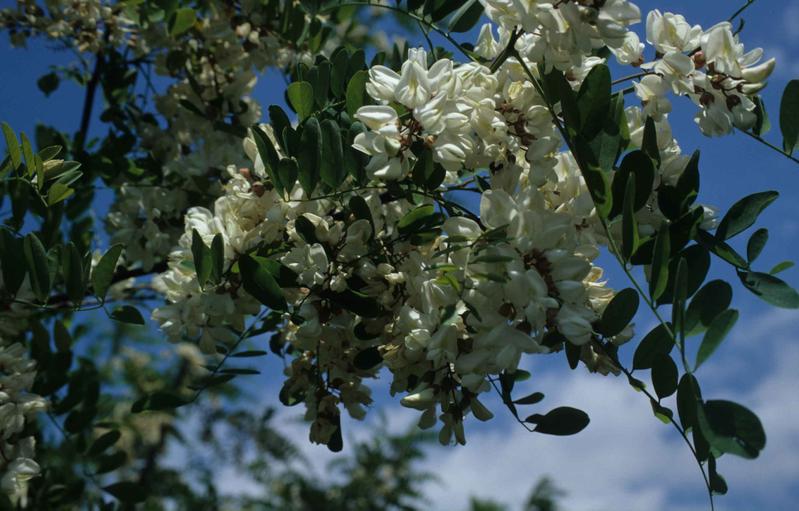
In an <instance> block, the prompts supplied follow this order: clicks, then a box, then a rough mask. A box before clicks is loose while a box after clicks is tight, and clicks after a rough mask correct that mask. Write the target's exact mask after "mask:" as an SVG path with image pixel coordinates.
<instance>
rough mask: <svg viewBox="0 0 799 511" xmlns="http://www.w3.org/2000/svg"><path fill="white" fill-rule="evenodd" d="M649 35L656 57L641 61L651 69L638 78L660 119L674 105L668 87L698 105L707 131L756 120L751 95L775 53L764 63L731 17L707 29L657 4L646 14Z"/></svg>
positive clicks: (639, 89) (647, 107) (722, 131)
mask: <svg viewBox="0 0 799 511" xmlns="http://www.w3.org/2000/svg"><path fill="white" fill-rule="evenodd" d="M646 34H647V41H648V42H649V43H650V44H652V46H654V48H655V51H656V52H657V53H656V55H657V59H656V60H654V61H651V62H647V63H646V64H643V65H642V66H641V68H642V69H644V70H646V71H649V72H651V73H652V74H648V75H647V76H645V77H643V78H642V79H641V80H640V82H639V83H636V84H635V91H636V94H637V95H638V97H639V98H640V99H641V101H642V102H643V104H644V112H645V113H646V114H647V115H649V116H651V117H653V118H654V119H658V120H659V119H661V118H663V116H664V115H666V114H668V113H669V112H670V111H671V103H670V102H669V100H668V98H667V95H668V94H669V93H670V92H673V93H674V94H677V95H680V96H688V97H690V98H691V100H693V101H694V103H696V105H697V106H699V107H700V110H699V112H698V113H697V114H696V122H697V124H699V128H700V129H701V130H702V133H704V134H706V135H726V134H728V133H730V132H731V131H732V130H733V128H740V129H744V130H747V129H750V128H752V127H753V126H754V125H755V123H756V122H757V114H756V113H755V108H756V104H755V102H754V101H753V100H752V97H753V96H754V95H755V94H757V93H758V92H760V91H761V90H762V89H763V88H764V87H765V86H766V79H767V78H768V77H769V76H770V75H771V73H772V72H773V71H774V66H775V64H776V61H775V59H773V58H772V59H769V60H767V61H765V62H762V63H760V61H761V60H762V58H763V49H762V48H756V49H754V50H751V51H748V52H746V51H744V45H743V43H741V42H740V41H739V38H738V35H737V34H735V32H734V31H733V26H732V24H730V23H729V22H726V21H725V22H722V23H719V24H717V25H714V26H713V27H711V28H709V29H708V30H703V29H702V27H700V26H699V25H694V26H691V25H690V24H689V23H688V22H687V21H686V20H685V18H684V17H683V16H681V15H679V14H672V13H668V12H667V13H665V14H662V13H661V12H660V11H658V10H654V11H652V12H650V13H649V15H648V16H647V20H646Z"/></svg>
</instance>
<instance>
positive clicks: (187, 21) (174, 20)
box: [169, 7, 197, 37]
mask: <svg viewBox="0 0 799 511" xmlns="http://www.w3.org/2000/svg"><path fill="white" fill-rule="evenodd" d="M196 21H197V15H196V14H195V13H194V9H192V8H191V7H181V8H179V9H177V10H176V11H175V12H174V14H172V17H171V18H170V22H169V34H170V35H171V36H172V37H176V36H179V35H180V34H182V33H184V32H186V31H188V30H189V29H190V28H191V27H192V26H194V23H195V22H196Z"/></svg>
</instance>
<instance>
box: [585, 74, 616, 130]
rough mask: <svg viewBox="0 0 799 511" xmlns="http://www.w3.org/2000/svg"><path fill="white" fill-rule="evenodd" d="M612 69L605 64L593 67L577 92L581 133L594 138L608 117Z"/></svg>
mask: <svg viewBox="0 0 799 511" xmlns="http://www.w3.org/2000/svg"><path fill="white" fill-rule="evenodd" d="M610 82H611V78H610V69H608V66H606V65H604V64H599V65H596V66H594V67H592V68H591V71H590V72H589V73H588V75H587V76H586V77H585V79H584V80H583V83H582V85H581V86H580V91H579V92H578V94H577V109H578V110H579V112H580V126H581V134H582V135H583V136H584V137H585V138H586V139H587V140H592V139H593V138H594V137H595V136H596V135H597V134H598V133H599V132H600V131H601V130H602V127H603V126H604V124H605V120H606V119H607V117H608V111H609V110H610V100H611V92H610V87H611V84H610Z"/></svg>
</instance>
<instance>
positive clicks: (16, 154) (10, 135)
mask: <svg viewBox="0 0 799 511" xmlns="http://www.w3.org/2000/svg"><path fill="white" fill-rule="evenodd" d="M2 127H3V136H4V137H5V139H6V147H7V148H8V154H9V156H10V157H11V164H12V165H13V166H14V168H15V169H18V168H19V167H20V165H22V153H21V152H20V150H19V140H17V135H16V134H15V133H14V130H12V129H11V126H9V125H8V124H7V123H5V122H4V123H2Z"/></svg>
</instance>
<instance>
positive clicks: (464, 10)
mask: <svg viewBox="0 0 799 511" xmlns="http://www.w3.org/2000/svg"><path fill="white" fill-rule="evenodd" d="M482 15H483V4H482V3H480V2H479V1H478V0H467V1H466V2H464V3H463V5H461V7H460V9H458V10H457V11H455V14H453V15H452V19H451V20H450V22H449V31H450V32H455V33H460V32H468V31H469V30H471V29H472V27H474V26H475V25H476V24H477V22H478V21H480V17H481V16H482Z"/></svg>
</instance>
